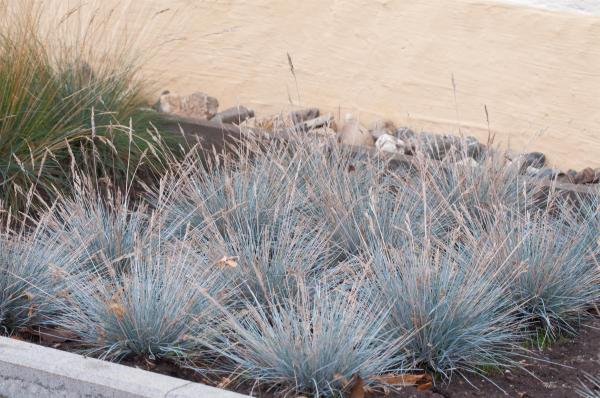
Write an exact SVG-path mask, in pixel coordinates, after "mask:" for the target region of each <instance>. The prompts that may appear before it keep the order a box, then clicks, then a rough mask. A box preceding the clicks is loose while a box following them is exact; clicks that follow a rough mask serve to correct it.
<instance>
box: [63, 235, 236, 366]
mask: <svg viewBox="0 0 600 398" xmlns="http://www.w3.org/2000/svg"><path fill="white" fill-rule="evenodd" d="M157 243H158V244H157V245H156V246H153V247H147V248H137V249H136V251H135V252H134V253H132V259H131V261H130V263H129V267H128V269H127V270H126V271H125V272H117V271H116V270H115V269H114V267H112V266H111V264H107V265H106V267H105V269H106V274H105V275H97V274H95V273H90V274H88V275H86V277H77V278H74V279H73V280H72V281H71V283H70V284H69V296H68V299H67V300H65V301H64V302H63V307H62V308H61V311H60V315H59V316H57V317H56V319H55V325H56V326H60V327H62V328H66V329H68V330H70V331H72V332H74V333H75V334H76V335H77V336H78V341H79V343H80V344H82V346H83V347H84V348H83V349H82V351H83V352H85V353H87V354H90V355H95V356H99V357H101V358H107V359H112V360H121V359H123V358H136V357H137V358H139V357H142V358H148V359H152V360H154V359H171V360H175V361H187V360H189V359H190V358H192V357H198V356H200V355H201V353H202V345H201V344H202V343H207V342H209V341H210V331H211V330H212V328H213V327H214V325H213V323H214V322H216V319H217V318H218V314H217V313H216V311H215V309H216V307H215V306H214V305H213V300H218V299H220V298H222V297H223V295H225V294H226V291H225V289H224V288H225V286H224V284H223V279H222V278H221V275H220V273H221V270H220V269H219V268H218V266H216V265H213V264H209V263H208V261H207V259H206V258H205V257H203V256H201V255H198V253H197V252H195V251H194V250H193V249H191V248H190V247H189V246H188V245H187V244H185V243H177V242H160V241H157Z"/></svg>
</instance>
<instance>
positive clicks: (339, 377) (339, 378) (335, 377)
mask: <svg viewBox="0 0 600 398" xmlns="http://www.w3.org/2000/svg"><path fill="white" fill-rule="evenodd" d="M332 381H333V382H337V381H339V382H340V383H341V384H342V388H346V387H348V384H350V381H349V380H348V379H346V378H345V377H344V376H343V375H341V374H339V373H336V374H334V375H333V380H332Z"/></svg>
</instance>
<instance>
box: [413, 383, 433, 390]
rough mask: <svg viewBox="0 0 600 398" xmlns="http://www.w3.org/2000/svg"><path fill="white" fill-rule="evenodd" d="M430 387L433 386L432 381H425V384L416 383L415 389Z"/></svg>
mask: <svg viewBox="0 0 600 398" xmlns="http://www.w3.org/2000/svg"><path fill="white" fill-rule="evenodd" d="M431 387H433V383H432V382H427V383H425V384H419V385H417V391H425V390H429V389H430V388H431Z"/></svg>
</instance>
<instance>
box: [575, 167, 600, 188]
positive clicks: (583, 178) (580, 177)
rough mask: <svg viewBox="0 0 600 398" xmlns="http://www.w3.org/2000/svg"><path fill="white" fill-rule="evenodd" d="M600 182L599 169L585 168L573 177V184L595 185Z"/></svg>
mask: <svg viewBox="0 0 600 398" xmlns="http://www.w3.org/2000/svg"><path fill="white" fill-rule="evenodd" d="M599 181H600V169H596V170H594V169H592V168H591V167H586V168H585V169H583V170H581V171H580V172H579V173H577V174H576V175H575V176H574V177H573V182H574V183H575V184H596V183H598V182H599Z"/></svg>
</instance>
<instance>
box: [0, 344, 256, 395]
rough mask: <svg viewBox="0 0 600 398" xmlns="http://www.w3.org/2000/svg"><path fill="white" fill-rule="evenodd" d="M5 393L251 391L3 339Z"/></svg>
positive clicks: (0, 379)
mask: <svg viewBox="0 0 600 398" xmlns="http://www.w3.org/2000/svg"><path fill="white" fill-rule="evenodd" d="M0 396H2V397H8V398H28V397H64V398H75V397H100V398H105V397H106V398H109V397H110V398H134V397H135V398H159V397H160V398H197V397H203V398H248V396H247V395H242V394H238V393H235V392H231V391H226V390H222V389H219V388H215V387H210V386H207V385H204V384H199V383H193V382H189V381H186V380H182V379H177V378H174V377H170V376H165V375H161V374H158V373H152V372H148V371H145V370H141V369H137V368H132V367H128V366H124V365H119V364H116V363H111V362H107V361H102V360H99V359H94V358H88V357H84V356H82V355H78V354H73V353H70V352H65V351H60V350H56V349H53V348H48V347H43V346H40V345H36V344H33V343H28V342H24V341H19V340H16V339H11V338H6V337H0Z"/></svg>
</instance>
